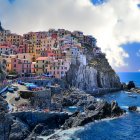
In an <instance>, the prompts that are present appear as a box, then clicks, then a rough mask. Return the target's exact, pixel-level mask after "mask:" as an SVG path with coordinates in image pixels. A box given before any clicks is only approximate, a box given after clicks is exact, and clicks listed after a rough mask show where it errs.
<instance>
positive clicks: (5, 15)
mask: <svg viewBox="0 0 140 140" xmlns="http://www.w3.org/2000/svg"><path fill="white" fill-rule="evenodd" d="M0 20H1V22H2V25H3V27H4V28H5V29H10V30H11V31H12V32H14V33H18V34H24V33H27V32H30V31H45V30H48V29H49V28H55V29H58V28H65V29H68V30H71V31H73V30H80V31H83V32H84V34H89V35H93V36H94V37H95V38H96V39H97V45H98V46H99V47H101V49H102V51H103V52H104V53H106V57H107V58H108V61H109V63H110V64H111V66H112V67H113V68H114V69H115V70H116V71H128V72H133V71H135V72H137V71H140V0H0Z"/></svg>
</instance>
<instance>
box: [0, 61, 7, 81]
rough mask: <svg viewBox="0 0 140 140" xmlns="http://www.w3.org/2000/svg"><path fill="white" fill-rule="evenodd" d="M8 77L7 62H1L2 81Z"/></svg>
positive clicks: (0, 79)
mask: <svg viewBox="0 0 140 140" xmlns="http://www.w3.org/2000/svg"><path fill="white" fill-rule="evenodd" d="M5 77H6V61H5V60H0V81H2V80H4V79H5Z"/></svg>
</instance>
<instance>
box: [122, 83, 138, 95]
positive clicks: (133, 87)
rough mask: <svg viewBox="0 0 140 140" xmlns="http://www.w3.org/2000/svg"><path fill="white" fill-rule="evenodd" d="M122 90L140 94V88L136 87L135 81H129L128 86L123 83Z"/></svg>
mask: <svg viewBox="0 0 140 140" xmlns="http://www.w3.org/2000/svg"><path fill="white" fill-rule="evenodd" d="M122 88H123V90H124V91H127V92H131V93H138V94H140V88H139V87H136V85H135V83H134V82H133V81H129V82H128V84H126V83H122Z"/></svg>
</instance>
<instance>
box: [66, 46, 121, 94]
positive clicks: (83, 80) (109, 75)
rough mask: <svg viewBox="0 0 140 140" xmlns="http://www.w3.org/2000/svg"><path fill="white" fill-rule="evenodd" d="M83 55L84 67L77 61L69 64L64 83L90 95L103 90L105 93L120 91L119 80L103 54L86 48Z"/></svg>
mask: <svg viewBox="0 0 140 140" xmlns="http://www.w3.org/2000/svg"><path fill="white" fill-rule="evenodd" d="M84 55H85V57H86V65H85V64H83V63H82V62H80V61H79V60H78V59H77V60H76V62H74V63H72V64H71V66H70V69H69V71H68V72H67V74H66V81H67V83H68V84H69V85H70V86H74V87H76V88H79V89H82V90H85V91H88V92H90V93H96V92H97V91H99V90H101V91H103V89H106V90H107V92H109V91H110V90H112V91H113V89H114V90H116V89H120V87H121V83H120V79H119V77H118V76H117V74H116V73H115V71H114V70H113V69H112V67H111V66H110V65H109V63H108V60H107V59H106V57H105V54H103V53H98V54H95V53H93V51H92V49H91V48H90V49H89V48H86V51H85V53H84ZM77 58H78V57H77Z"/></svg>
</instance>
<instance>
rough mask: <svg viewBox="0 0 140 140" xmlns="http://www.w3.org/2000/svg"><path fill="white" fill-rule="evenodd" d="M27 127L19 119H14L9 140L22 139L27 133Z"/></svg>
mask: <svg viewBox="0 0 140 140" xmlns="http://www.w3.org/2000/svg"><path fill="white" fill-rule="evenodd" d="M29 133H30V131H29V127H28V125H27V124H25V123H23V122H21V121H20V120H18V119H17V120H14V123H13V124H12V125H11V130H10V135H9V140H24V139H25V138H26V137H27V136H28V135H29Z"/></svg>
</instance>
